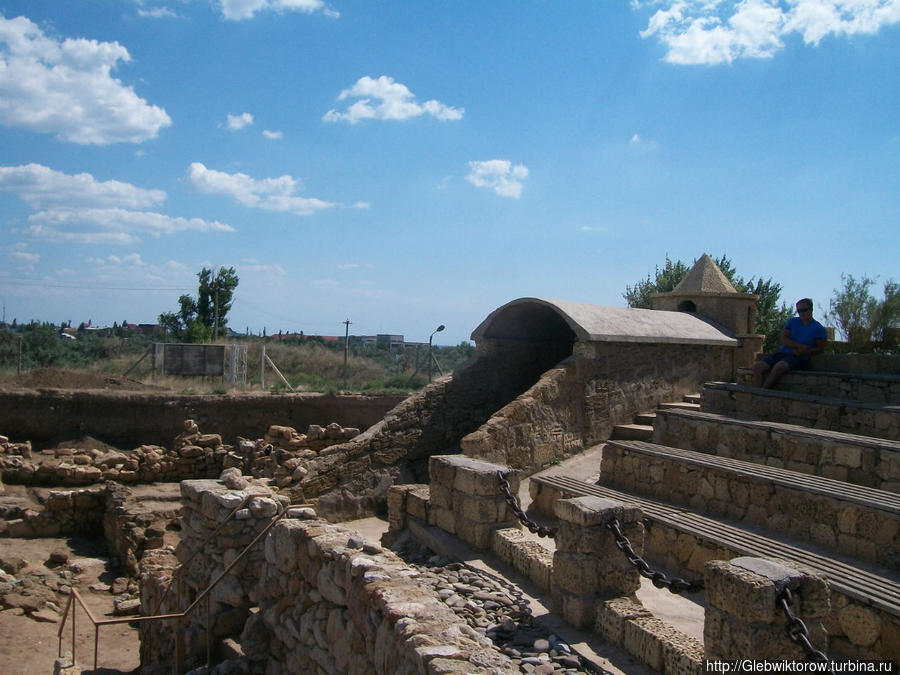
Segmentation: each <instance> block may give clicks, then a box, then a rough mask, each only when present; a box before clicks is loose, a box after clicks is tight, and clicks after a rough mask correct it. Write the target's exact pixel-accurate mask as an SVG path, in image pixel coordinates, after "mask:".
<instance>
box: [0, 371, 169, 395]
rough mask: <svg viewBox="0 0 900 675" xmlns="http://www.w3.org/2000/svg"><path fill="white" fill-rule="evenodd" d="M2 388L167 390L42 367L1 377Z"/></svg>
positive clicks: (96, 375)
mask: <svg viewBox="0 0 900 675" xmlns="http://www.w3.org/2000/svg"><path fill="white" fill-rule="evenodd" d="M0 389H7V390H8V389H82V390H96V389H104V390H108V391H162V390H165V389H166V388H165V387H159V386H156V385H152V384H145V383H143V382H140V381H139V380H133V379H131V378H128V377H122V376H121V375H107V374H104V373H95V372H91V371H87V370H65V369H63V368H39V369H37V370H32V371H29V372H27V373H22V374H21V375H16V374H11V375H7V376H5V377H2V378H0Z"/></svg>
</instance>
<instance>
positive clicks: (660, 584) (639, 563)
mask: <svg viewBox="0 0 900 675" xmlns="http://www.w3.org/2000/svg"><path fill="white" fill-rule="evenodd" d="M606 527H607V528H608V529H609V530H611V531H612V533H613V536H614V537H615V539H616V547H617V548H618V549H619V550H620V551H622V553H624V554H625V557H626V558H627V559H628V562H629V563H631V565H632V566H633V567H635V568H636V569H637V571H638V573H639V574H640V575H641V576H642V577H645V578H646V579H649V580H650V581H651V583H652V584H653V585H654V586H656V587H657V588H665V589H666V590H668V591H669V592H671V593H684V592H685V591H697V590H700V589H701V588H702V586H701V585H700V584H698V583H693V582H690V581H688V580H687V579H682V578H681V577H672V578H671V579H669V578H668V577H667V576H666V575H665V574H663V573H662V572H660V571H658V570H653V569H652V568H651V567H650V565H649V564H648V563H647V561H646V560H644V559H643V558H642V557H641V556H639V555H638V554H637V553H635V552H634V548H632V546H631V542H630V541H628V537H626V536H625V535H624V534H623V533H622V528H621V526H620V524H619V520H618V518H612V519H611V520H609V522H607V523H606Z"/></svg>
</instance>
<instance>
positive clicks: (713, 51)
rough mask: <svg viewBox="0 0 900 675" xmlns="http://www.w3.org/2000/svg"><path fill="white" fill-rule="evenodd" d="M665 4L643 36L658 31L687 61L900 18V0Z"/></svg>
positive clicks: (735, 55)
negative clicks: (796, 35)
mask: <svg viewBox="0 0 900 675" xmlns="http://www.w3.org/2000/svg"><path fill="white" fill-rule="evenodd" d="M650 4H652V5H659V4H662V5H664V6H665V7H664V8H663V9H658V10H657V11H656V12H655V13H654V14H653V16H651V17H650V19H649V21H648V23H647V28H646V29H645V30H643V31H641V37H644V38H647V37H656V38H657V39H658V40H659V41H660V42H661V43H662V44H663V45H665V47H666V48H667V52H666V56H665V60H666V61H669V62H670V63H676V64H682V65H697V64H708V65H711V64H719V63H731V62H733V61H734V60H735V59H739V58H769V57H771V56H773V55H774V54H775V53H776V52H778V51H779V50H781V49H782V48H783V47H784V42H783V40H784V39H785V38H786V37H788V36H790V35H792V34H799V35H800V36H802V38H803V41H804V42H805V43H806V44H818V43H819V42H820V41H821V40H822V39H823V38H824V37H826V36H828V35H834V36H841V35H855V34H860V33H863V34H871V33H875V32H877V31H878V30H880V29H881V28H882V27H884V26H889V25H892V24H896V23H900V0H738V1H735V0H729V1H724V0H658V1H657V2H644V3H639V2H633V3H632V6H633V7H634V8H636V9H639V8H641V7H645V6H647V5H650Z"/></svg>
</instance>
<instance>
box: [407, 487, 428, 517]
mask: <svg viewBox="0 0 900 675" xmlns="http://www.w3.org/2000/svg"><path fill="white" fill-rule="evenodd" d="M430 499H431V493H430V489H429V487H428V486H427V485H414V486H412V489H411V490H410V491H409V493H408V495H407V499H406V509H407V513H409V515H411V516H412V517H413V518H418V519H419V520H422V521H427V520H428V504H429V502H430Z"/></svg>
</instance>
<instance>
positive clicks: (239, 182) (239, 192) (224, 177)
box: [185, 162, 335, 216]
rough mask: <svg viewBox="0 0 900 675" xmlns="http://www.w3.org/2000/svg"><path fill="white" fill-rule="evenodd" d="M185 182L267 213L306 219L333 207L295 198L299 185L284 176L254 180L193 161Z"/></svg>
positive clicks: (292, 179)
mask: <svg viewBox="0 0 900 675" xmlns="http://www.w3.org/2000/svg"><path fill="white" fill-rule="evenodd" d="M185 181H187V183H188V184H190V185H191V186H192V187H193V188H194V189H196V190H198V191H200V192H205V193H208V194H223V195H230V196H231V197H233V198H234V199H235V200H236V201H238V202H239V203H241V204H243V205H244V206H249V207H252V208H257V209H265V210H267V211H285V212H289V213H295V214H297V215H301V216H307V215H310V214H312V213H315V212H316V211H321V210H323V209H328V208H331V207H332V206H335V204H334V203H333V202H326V201H323V200H321V199H314V198H307V197H298V196H297V195H296V194H295V193H296V192H297V191H299V190H301V189H302V185H301V184H300V182H299V181H297V180H296V179H294V178H292V177H291V176H287V175H285V176H279V177H278V178H263V179H262V180H257V179H255V178H251V177H250V176H248V175H247V174H245V173H225V172H224V171H215V170H213V169H207V168H206V167H205V166H204V165H203V164H201V163H200V162H194V163H193V164H191V165H190V167H188V170H187V174H186V175H185Z"/></svg>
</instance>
